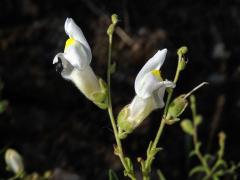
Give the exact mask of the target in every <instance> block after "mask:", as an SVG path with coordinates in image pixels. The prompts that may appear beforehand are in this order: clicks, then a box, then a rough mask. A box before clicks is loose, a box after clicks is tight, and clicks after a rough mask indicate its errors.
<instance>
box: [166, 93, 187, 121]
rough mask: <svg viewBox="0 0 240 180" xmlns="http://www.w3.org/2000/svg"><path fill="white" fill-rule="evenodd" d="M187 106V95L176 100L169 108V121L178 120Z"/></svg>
mask: <svg viewBox="0 0 240 180" xmlns="http://www.w3.org/2000/svg"><path fill="white" fill-rule="evenodd" d="M187 105H188V101H187V100H186V98H185V94H183V95H180V96H178V97H177V98H175V99H174V100H173V101H172V102H171V104H170V106H169V109H168V114H167V119H170V118H174V119H175V118H178V117H179V116H180V115H181V114H182V113H183V112H184V110H185V109H186V107H187Z"/></svg>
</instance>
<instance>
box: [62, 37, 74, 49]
mask: <svg viewBox="0 0 240 180" xmlns="http://www.w3.org/2000/svg"><path fill="white" fill-rule="evenodd" d="M75 42H76V41H75V40H74V39H73V38H69V39H68V40H67V41H66V44H65V49H67V48H68V47H69V46H71V45H73V44H74V43H75Z"/></svg>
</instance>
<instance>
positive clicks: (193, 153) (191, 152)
mask: <svg viewBox="0 0 240 180" xmlns="http://www.w3.org/2000/svg"><path fill="white" fill-rule="evenodd" d="M196 154H197V153H196V151H195V150H192V151H190V153H189V157H193V156H195V155H196Z"/></svg>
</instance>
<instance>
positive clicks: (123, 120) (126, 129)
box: [117, 105, 134, 138]
mask: <svg viewBox="0 0 240 180" xmlns="http://www.w3.org/2000/svg"><path fill="white" fill-rule="evenodd" d="M128 115H129V109H128V105H127V106H125V107H124V108H123V109H122V110H121V111H120V112H119V114H118V117H117V123H118V127H119V132H120V133H119V135H124V136H121V137H120V136H119V137H120V138H126V136H127V134H130V133H131V132H132V131H133V130H134V127H133V124H132V123H130V122H129V121H128V120H127V118H128Z"/></svg>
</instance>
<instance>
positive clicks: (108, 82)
mask: <svg viewBox="0 0 240 180" xmlns="http://www.w3.org/2000/svg"><path fill="white" fill-rule="evenodd" d="M111 57H112V34H110V35H109V47H108V69H107V84H108V114H109V117H110V120H111V124H112V128H113V132H114V137H115V140H116V143H117V148H118V156H119V158H120V161H121V163H122V165H123V167H124V169H125V171H126V172H127V175H128V177H129V178H130V179H132V180H136V177H135V175H134V173H133V172H129V168H128V165H127V163H126V161H125V157H124V153H123V149H122V143H121V140H120V138H119V137H118V131H117V126H116V123H115V119H114V116H113V110H112V100H111Z"/></svg>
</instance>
